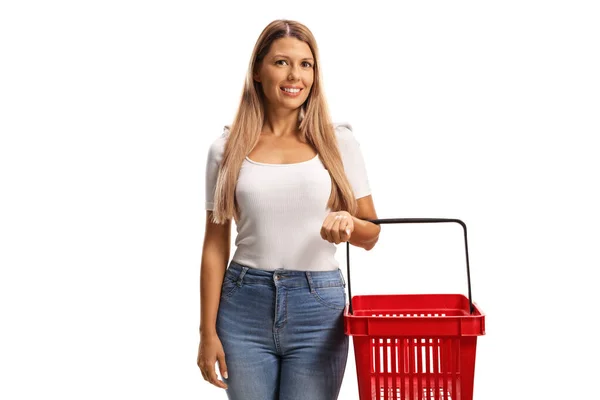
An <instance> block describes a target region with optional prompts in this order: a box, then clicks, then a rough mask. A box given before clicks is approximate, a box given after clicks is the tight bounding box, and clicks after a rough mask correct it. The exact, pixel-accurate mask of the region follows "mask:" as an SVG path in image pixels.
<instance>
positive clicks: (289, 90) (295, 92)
mask: <svg viewBox="0 0 600 400" xmlns="http://www.w3.org/2000/svg"><path fill="white" fill-rule="evenodd" d="M280 89H281V91H282V92H283V94H285V95H286V96H289V97H298V96H299V95H300V92H301V91H302V88H293V87H282V88H280Z"/></svg>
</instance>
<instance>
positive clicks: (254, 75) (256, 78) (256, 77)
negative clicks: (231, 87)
mask: <svg viewBox="0 0 600 400" xmlns="http://www.w3.org/2000/svg"><path fill="white" fill-rule="evenodd" d="M252 78H253V79H254V80H255V81H256V82H260V76H259V75H258V72H255V73H253V74H252Z"/></svg>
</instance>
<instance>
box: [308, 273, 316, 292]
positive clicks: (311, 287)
mask: <svg viewBox="0 0 600 400" xmlns="http://www.w3.org/2000/svg"><path fill="white" fill-rule="evenodd" d="M306 280H307V281H308V287H309V288H310V292H311V293H314V292H315V284H314V283H313V280H312V275H311V274H310V271H306Z"/></svg>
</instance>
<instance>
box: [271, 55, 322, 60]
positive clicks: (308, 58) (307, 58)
mask: <svg viewBox="0 0 600 400" xmlns="http://www.w3.org/2000/svg"><path fill="white" fill-rule="evenodd" d="M275 57H284V58H290V57H289V56H286V55H285V54H274V55H273V58H275ZM305 60H311V61H314V58H312V57H305V58H302V61H305Z"/></svg>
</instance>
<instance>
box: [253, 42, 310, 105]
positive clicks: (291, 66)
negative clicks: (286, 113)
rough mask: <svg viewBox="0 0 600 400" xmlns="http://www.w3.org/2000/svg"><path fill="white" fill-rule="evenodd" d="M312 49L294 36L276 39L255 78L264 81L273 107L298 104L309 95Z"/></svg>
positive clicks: (262, 82) (268, 98) (264, 89)
mask: <svg viewBox="0 0 600 400" xmlns="http://www.w3.org/2000/svg"><path fill="white" fill-rule="evenodd" d="M314 64H315V60H314V59H313V54H312V51H310V47H309V46H308V44H306V43H305V42H303V41H301V40H298V39H296V38H294V37H285V38H281V39H277V40H275V41H273V43H272V44H271V48H270V49H269V52H268V53H267V55H266V56H265V57H264V58H263V60H262V62H261V63H260V66H259V68H258V71H257V72H256V73H255V74H254V80H255V81H257V82H260V83H261V86H262V90H263V93H264V95H265V98H266V102H267V104H266V105H267V107H268V108H270V109H272V110H273V109H289V110H295V109H297V108H299V107H300V106H301V105H302V104H303V103H304V102H305V101H306V99H307V98H308V95H309V93H310V88H311V87H312V84H313V81H314V72H315V71H314Z"/></svg>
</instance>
